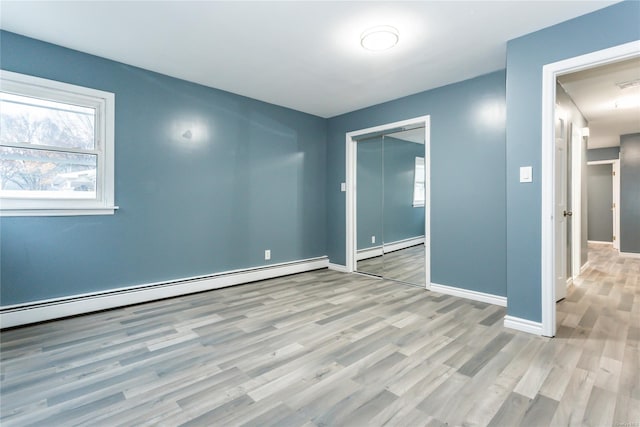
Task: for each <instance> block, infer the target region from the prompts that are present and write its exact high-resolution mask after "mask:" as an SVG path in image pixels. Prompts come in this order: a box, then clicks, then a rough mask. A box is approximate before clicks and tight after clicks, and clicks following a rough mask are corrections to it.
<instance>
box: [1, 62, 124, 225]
mask: <svg viewBox="0 0 640 427" xmlns="http://www.w3.org/2000/svg"><path fill="white" fill-rule="evenodd" d="M0 91H2V92H7V93H11V94H15V95H23V96H30V97H34V98H39V99H46V100H49V101H54V102H63V103H67V104H73V105H78V106H83V107H90V108H95V110H96V117H95V147H96V148H95V153H94V154H95V155H96V156H97V171H96V198H95V199H61V198H59V199H56V198H21V197H0V216H65V215H113V214H114V212H115V210H116V209H118V207H117V206H115V204H114V202H115V198H114V147H115V143H114V127H115V95H114V94H113V93H111V92H105V91H101V90H97V89H91V88H87V87H83V86H76V85H72V84H68V83H62V82H58V81H54V80H47V79H43V78H40V77H34V76H29V75H26V74H19V73H14V72H11V71H5V70H0ZM6 146H9V147H10V146H12V145H6ZM23 148H28V147H23ZM54 149H55V147H54ZM70 152H71V151H70Z"/></svg>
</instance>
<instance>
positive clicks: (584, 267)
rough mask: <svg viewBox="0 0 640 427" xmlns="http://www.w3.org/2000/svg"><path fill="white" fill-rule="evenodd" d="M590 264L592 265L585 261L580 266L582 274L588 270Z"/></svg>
mask: <svg viewBox="0 0 640 427" xmlns="http://www.w3.org/2000/svg"><path fill="white" fill-rule="evenodd" d="M590 266H591V263H590V262H589V261H587V262H585V263H584V265H583V266H582V267H580V274H582V273H584V272H585V271H587V268H589V267H590Z"/></svg>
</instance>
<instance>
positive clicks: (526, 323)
mask: <svg viewBox="0 0 640 427" xmlns="http://www.w3.org/2000/svg"><path fill="white" fill-rule="evenodd" d="M504 327H505V328H511V329H515V330H517V331H521V332H526V333H529V334H535V335H544V334H543V333H542V323H540V322H533V321H531V320H527V319H522V318H520V317H514V316H508V315H507V316H504Z"/></svg>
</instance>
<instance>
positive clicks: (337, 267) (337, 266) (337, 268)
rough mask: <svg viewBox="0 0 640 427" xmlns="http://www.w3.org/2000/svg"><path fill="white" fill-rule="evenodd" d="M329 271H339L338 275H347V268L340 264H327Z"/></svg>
mask: <svg viewBox="0 0 640 427" xmlns="http://www.w3.org/2000/svg"><path fill="white" fill-rule="evenodd" d="M329 270H333V271H339V272H340V273H348V271H347V266H346V265H342V264H334V263H332V262H330V263H329Z"/></svg>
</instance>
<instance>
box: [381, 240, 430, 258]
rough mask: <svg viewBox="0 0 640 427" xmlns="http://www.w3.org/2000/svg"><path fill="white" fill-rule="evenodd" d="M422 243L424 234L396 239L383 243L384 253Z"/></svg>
mask: <svg viewBox="0 0 640 427" xmlns="http://www.w3.org/2000/svg"><path fill="white" fill-rule="evenodd" d="M423 243H424V236H420V237H412V238H410V239H404V240H398V241H396V242H391V243H385V244H384V253H385V254H387V253H389V252H395V251H399V250H401V249H406V248H410V247H411V246H416V245H421V244H423Z"/></svg>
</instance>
